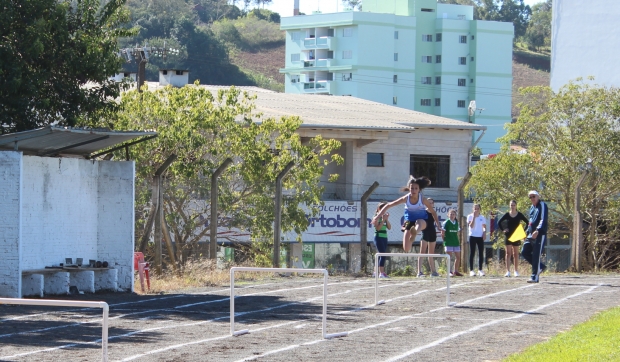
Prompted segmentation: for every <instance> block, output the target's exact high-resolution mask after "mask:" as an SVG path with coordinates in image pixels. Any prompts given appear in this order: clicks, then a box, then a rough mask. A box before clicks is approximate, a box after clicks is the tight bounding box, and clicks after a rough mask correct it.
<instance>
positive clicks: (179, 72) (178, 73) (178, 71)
mask: <svg viewBox="0 0 620 362" xmlns="http://www.w3.org/2000/svg"><path fill="white" fill-rule="evenodd" d="M175 74H176V75H183V71H182V70H177V71H176V72H175Z"/></svg>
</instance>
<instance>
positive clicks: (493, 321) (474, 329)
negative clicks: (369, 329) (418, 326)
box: [386, 285, 600, 362]
mask: <svg viewBox="0 0 620 362" xmlns="http://www.w3.org/2000/svg"><path fill="white" fill-rule="evenodd" d="M599 286H600V285H597V286H593V287H590V288H588V289H587V290H584V291H581V292H579V293H575V294H573V295H569V296H567V297H564V298H562V299H558V300H556V301H553V302H551V303H547V304H545V305H541V306H538V307H536V308H534V309H530V310H529V311H527V312H522V313H520V314H517V315H515V316H512V317H506V318H501V319H495V320H492V321H490V322H487V323H483V324H479V325H477V326H475V327H472V328H470V329H467V330H464V331H460V332H456V333H453V334H451V335H449V336H447V337H444V338H440V339H438V340H436V341H434V342H431V343H429V344H425V345H423V346H420V347H416V348H414V349H411V350H409V351H407V352H405V353H403V354H400V355H398V356H394V357H392V358H390V359H387V360H386V362H392V361H398V360H399V359H402V358H405V357H409V356H411V355H412V354H415V353H418V352H420V351H422V350H425V349H427V348H431V347H435V346H438V345H440V344H442V343H444V342H446V341H449V340H451V339H454V338H456V337H459V336H462V335H464V334H467V333H471V332H475V331H477V330H479V329H482V328H485V327H489V326H492V325H494V324H498V323H502V322H505V321H509V320H512V319H518V318H521V317H525V316H526V315H530V314H532V313H536V312H538V311H539V310H542V309H545V308H548V307H550V306H552V305H555V304H559V303H562V302H565V301H567V300H569V299H571V298H576V297H578V296H580V295H583V294H588V293H591V292H592V291H593V290H594V289H596V288H598V287H599Z"/></svg>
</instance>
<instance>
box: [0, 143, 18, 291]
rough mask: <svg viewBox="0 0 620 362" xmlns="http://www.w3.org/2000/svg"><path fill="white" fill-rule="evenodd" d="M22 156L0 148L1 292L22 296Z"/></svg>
mask: <svg viewBox="0 0 620 362" xmlns="http://www.w3.org/2000/svg"><path fill="white" fill-rule="evenodd" d="M21 170H22V157H21V153H20V152H11V151H5V152H0V205H1V207H0V220H2V222H0V260H1V261H0V296H3V297H10V298H19V297H20V296H21V295H20V291H21V285H22V284H21V268H20V258H21V252H22V247H21V238H22V236H21V230H22V227H21V209H22V191H21V185H22V179H23V178H22V172H21Z"/></svg>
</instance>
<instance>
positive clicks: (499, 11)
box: [475, 0, 531, 39]
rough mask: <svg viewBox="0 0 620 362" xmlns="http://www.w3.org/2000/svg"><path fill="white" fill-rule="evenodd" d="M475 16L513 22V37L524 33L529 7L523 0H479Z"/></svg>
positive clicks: (528, 16) (482, 18)
mask: <svg viewBox="0 0 620 362" xmlns="http://www.w3.org/2000/svg"><path fill="white" fill-rule="evenodd" d="M479 1H480V6H479V7H478V8H477V11H476V13H477V14H476V15H477V16H475V18H477V19H480V20H492V21H503V22H510V23H513V25H514V29H515V39H516V38H518V37H520V36H523V35H525V31H526V29H527V24H528V21H529V18H530V14H531V9H530V6H529V5H525V3H524V2H523V0H479Z"/></svg>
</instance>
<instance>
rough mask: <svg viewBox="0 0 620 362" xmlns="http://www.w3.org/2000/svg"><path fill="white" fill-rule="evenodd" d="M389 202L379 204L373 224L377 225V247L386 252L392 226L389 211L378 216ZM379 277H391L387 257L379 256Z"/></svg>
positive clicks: (381, 251)
mask: <svg viewBox="0 0 620 362" xmlns="http://www.w3.org/2000/svg"><path fill="white" fill-rule="evenodd" d="M386 204H387V202H382V203H380V204H379V206H377V211H376V212H375V217H373V222H372V225H373V226H374V227H375V247H376V248H377V252H379V253H385V252H387V245H388V238H387V231H388V230H389V229H391V228H392V225H391V224H390V220H388V218H389V217H390V214H389V213H387V212H386V213H384V214H383V216H381V217H378V218H377V217H376V215H377V214H378V213H379V210H381V208H383V206H385V205H386ZM379 278H389V277H388V276H387V274H385V257H384V256H380V257H379Z"/></svg>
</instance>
